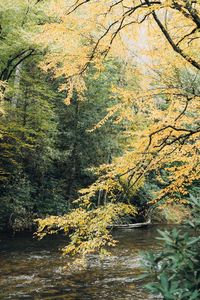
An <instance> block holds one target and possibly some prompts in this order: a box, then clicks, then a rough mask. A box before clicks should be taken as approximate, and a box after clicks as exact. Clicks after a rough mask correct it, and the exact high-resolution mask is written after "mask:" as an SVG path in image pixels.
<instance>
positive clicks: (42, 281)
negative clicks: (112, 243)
mask: <svg viewBox="0 0 200 300" xmlns="http://www.w3.org/2000/svg"><path fill="white" fill-rule="evenodd" d="M114 236H115V237H116V238H117V239H118V240H119V243H118V244H117V246H116V247H115V248H113V249H112V250H111V256H110V257H107V258H104V259H103V260H99V258H98V256H97V255H92V256H91V257H90V258H89V262H88V265H87V267H74V266H73V265H72V262H73V261H72V258H68V257H62V256H61V253H60V251H59V249H60V248H61V247H62V246H63V245H64V244H63V243H64V239H63V237H62V236H51V237H49V238H45V239H43V240H41V241H38V240H36V239H33V238H32V235H30V234H27V235H24V234H23V235H16V236H15V237H6V236H1V237H0V299H5V300H6V299H12V300H15V299H27V300H28V299H44V300H47V299H49V300H50V299H56V300H61V299H62V300H63V299H66V300H100V299H102V300H130V299H131V300H140V299H143V300H150V299H151V300H152V299H157V298H155V297H153V296H151V295H149V294H148V293H147V292H146V291H145V290H144V289H143V288H142V283H141V282H138V281H136V280H135V279H136V278H137V276H138V275H139V274H141V273H142V269H141V253H142V252H143V251H145V250H154V251H157V250H158V249H159V248H160V247H161V245H160V244H159V243H158V241H157V240H156V236H157V227H156V226H152V227H149V228H146V229H132V230H130V229H129V230H119V231H116V232H114Z"/></svg>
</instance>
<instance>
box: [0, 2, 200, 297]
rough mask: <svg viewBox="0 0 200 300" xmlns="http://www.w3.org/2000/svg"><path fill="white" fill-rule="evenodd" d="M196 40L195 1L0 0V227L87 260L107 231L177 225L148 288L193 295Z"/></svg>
mask: <svg viewBox="0 0 200 300" xmlns="http://www.w3.org/2000/svg"><path fill="white" fill-rule="evenodd" d="M199 39H200V3H199V0H196V1H193V0H169V1H165V0H163V1H162V0H161V1H160V0H159V1H150V0H144V1H143V0H142V1H137V0H136V1H129V0H121V1H112V0H108V1H107V0H104V1H93V0H86V1H84V0H83V1H79V0H77V1H74V0H70V1H64V0H29V1H27V0H17V1H13V0H7V1H4V0H1V1H0V141H1V142H0V153H1V159H0V182H1V186H0V201H1V205H0V231H2V232H13V233H15V232H24V231H31V232H34V231H37V233H36V235H37V236H38V237H39V238H42V237H43V236H45V235H48V234H55V233H57V232H60V231H61V232H63V231H64V232H65V234H66V235H67V236H68V237H70V239H69V241H68V243H67V245H66V247H65V248H64V249H63V251H64V253H65V254H72V255H74V254H78V255H80V254H81V255H83V256H86V255H87V254H88V253H93V252H96V251H98V252H100V253H101V254H107V253H108V252H107V247H108V246H109V247H110V246H114V245H115V244H116V241H115V240H114V239H113V236H112V234H111V232H110V229H109V228H110V226H111V225H113V224H126V223H131V224H132V223H141V224H143V223H145V222H149V223H150V222H151V221H152V220H154V221H155V222H161V223H162V222H163V223H167V222H173V223H178V222H179V223H181V222H184V221H185V220H188V219H189V220H190V221H189V222H190V224H189V226H191V227H192V228H193V229H195V234H194V236H192V237H188V236H181V234H180V233H179V234H178V233H177V231H176V230H175V231H173V233H172V235H171V234H170V233H163V236H162V239H163V240H164V241H165V242H166V248H168V249H169V252H168V254H169V253H170V255H172V256H170V257H169V262H170V263H168V264H167V263H166V257H167V255H168V254H166V253H165V254H164V253H163V254H162V255H163V256H162V255H160V256H159V257H154V256H153V255H152V256H151V255H150V254H149V257H148V258H147V260H149V264H150V265H151V271H152V270H153V267H154V271H155V270H157V271H156V272H158V269H159V266H160V265H161V263H163V265H162V266H163V267H162V268H163V269H162V268H161V269H162V272H163V273H162V275H161V276H160V275H157V276H156V281H157V282H159V284H160V285H159V284H157V283H156V284H152V285H151V286H149V287H148V288H149V289H150V290H151V291H152V292H159V293H162V295H163V296H164V297H165V298H164V299H183V300H185V299H191V300H192V299H199V298H198V297H199V294H200V283H199V274H200V273H199V272H200V270H199V266H198V262H199V253H198V252H199V247H200V246H199V235H198V230H199V227H200V223H199V215H198V212H199V207H200V206H199V205H200V204H199V194H200V188H199V179H200V176H199V175H200V169H199V167H200V164H199V158H200V156H199V148H200V147H199V146H200V139H199V137H200V120H199V108H200V56H199V50H200V42H199ZM193 229H192V230H193ZM174 240H176V242H175V243H176V245H177V248H176V249H178V250H177V251H179V252H177V253H179V254H180V253H182V256H181V258H180V257H179V256H178V254H177V253H176V254H174V253H173V251H175V250H174V248H173V247H172V244H173V243H174ZM183 244H184V245H185V246H184V247H186V248H184V247H183ZM190 245H192V249H191V248H190V247H191V246H190ZM170 247H171V248H170ZM183 248H184V249H183ZM180 249H182V250H180ZM185 249H186V250H187V251H188V252H187V251H186V250H185ZM183 253H184V255H185V256H184V255H183ZM173 255H174V256H173ZM188 256H191V257H193V258H194V259H193V260H191V262H190V264H189V263H188ZM171 257H174V260H173V259H172V260H170V259H171ZM172 261H173V263H172ZM180 261H181V262H182V263H183V262H186V261H187V263H188V264H187V263H186V265H184V263H183V264H182V266H183V265H184V267H183V268H182V269H181V270H180V269H178V270H177V268H178V267H177V266H178V264H179V263H180ZM152 265H153V267H152ZM188 268H190V271H191V272H188ZM173 269H174V270H175V269H176V274H178V275H180V276H179V277H177V278H176V277H175V275H173V276H174V277H170V278H171V279H169V278H168V279H167V276H169V274H172V273H173ZM197 269H198V270H197ZM166 270H167V271H166ZM151 271H149V272H150V273H151ZM165 271H166V273H165ZM156 272H155V273H156ZM187 272H188V274H189V275H188V276H190V277H188V278H187V280H186V281H187V284H185V290H182V291H181V292H180V286H179V285H180V282H181V278H183V277H184V276H185V275H184V274H185V273H187ZM195 272H196V273H195ZM158 273H159V272H158ZM148 274H149V273H148ZM159 274H160V273H159ZM178 275H177V276H178ZM181 276H182V277H181ZM192 277H195V278H196V281H195V284H191V282H190V281H191V280H190V279H191V278H192ZM170 280H171V281H172V285H170V284H171V283H170V282H171V281H170ZM166 282H168V283H166ZM188 282H190V284H188ZM188 290H190V291H191V293H190V294H188ZM175 295H179V296H177V298H175ZM170 297H171V298H170ZM195 297H196V298H195Z"/></svg>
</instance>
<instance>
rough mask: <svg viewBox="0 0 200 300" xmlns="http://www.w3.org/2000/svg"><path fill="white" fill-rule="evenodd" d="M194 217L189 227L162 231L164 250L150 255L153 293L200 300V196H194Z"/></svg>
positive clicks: (170, 299) (171, 298) (169, 299)
mask: <svg viewBox="0 0 200 300" xmlns="http://www.w3.org/2000/svg"><path fill="white" fill-rule="evenodd" d="M190 204H191V206H192V219H191V220H189V221H188V222H187V223H186V226H187V227H186V228H185V229H186V230H185V232H184V233H183V232H182V231H181V230H177V229H173V230H172V231H171V232H168V231H159V233H160V238H159V239H160V240H161V241H163V242H164V245H163V250H162V251H161V252H160V253H157V254H154V253H152V252H150V253H148V254H147V255H146V262H147V265H146V269H147V272H148V275H147V276H149V275H150V280H152V279H153V280H154V281H153V282H151V283H149V284H147V285H146V288H148V289H149V290H150V291H151V292H152V293H155V294H161V295H162V296H163V299H165V300H197V299H199V298H200V234H199V233H200V199H199V198H194V197H193V196H191V199H190Z"/></svg>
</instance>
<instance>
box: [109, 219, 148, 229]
mask: <svg viewBox="0 0 200 300" xmlns="http://www.w3.org/2000/svg"><path fill="white" fill-rule="evenodd" d="M150 224H151V220H150V219H149V220H148V221H147V222H143V223H133V224H113V225H109V226H108V227H107V228H109V229H134V228H142V227H147V226H149V225H150Z"/></svg>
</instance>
